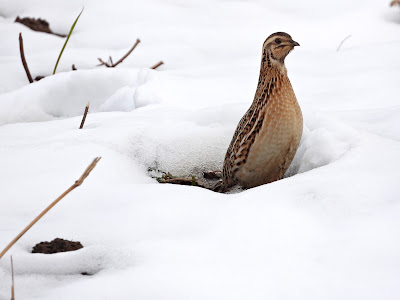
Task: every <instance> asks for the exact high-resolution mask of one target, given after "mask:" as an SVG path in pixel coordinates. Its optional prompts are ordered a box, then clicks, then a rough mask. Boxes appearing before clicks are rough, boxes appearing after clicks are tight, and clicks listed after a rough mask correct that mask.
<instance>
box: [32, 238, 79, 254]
mask: <svg viewBox="0 0 400 300" xmlns="http://www.w3.org/2000/svg"><path fill="white" fill-rule="evenodd" d="M82 248H83V246H82V244H81V243H80V242H73V241H68V240H64V239H60V238H56V239H54V240H52V241H51V242H40V243H38V244H36V245H35V246H34V247H33V249H32V253H43V254H54V253H59V252H68V251H75V250H79V249H82Z"/></svg>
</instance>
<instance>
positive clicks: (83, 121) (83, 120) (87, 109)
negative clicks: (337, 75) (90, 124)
mask: <svg viewBox="0 0 400 300" xmlns="http://www.w3.org/2000/svg"><path fill="white" fill-rule="evenodd" d="M89 105H90V102H88V104H87V105H86V107H85V112H84V113H83V118H82V122H81V126H79V129H82V128H83V125H84V124H85V120H86V116H87V114H88V111H89Z"/></svg>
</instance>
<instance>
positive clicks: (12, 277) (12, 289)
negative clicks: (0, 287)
mask: <svg viewBox="0 0 400 300" xmlns="http://www.w3.org/2000/svg"><path fill="white" fill-rule="evenodd" d="M11 300H15V291H14V263H13V259H12V255H11Z"/></svg>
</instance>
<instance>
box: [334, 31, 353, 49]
mask: <svg viewBox="0 0 400 300" xmlns="http://www.w3.org/2000/svg"><path fill="white" fill-rule="evenodd" d="M349 38H351V34H350V35H348V36H346V37H345V38H344V39H343V40H342V41H341V42H340V44H339V46H338V47H337V49H336V52H338V51H339V50H340V48H341V47H342V45H343V44H344V42H345V41H347V40H348V39H349Z"/></svg>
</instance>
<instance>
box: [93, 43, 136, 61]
mask: <svg viewBox="0 0 400 300" xmlns="http://www.w3.org/2000/svg"><path fill="white" fill-rule="evenodd" d="M139 43H140V40H139V39H137V40H136V42H135V44H134V45H133V46H132V48H131V49H129V51H128V52H127V53H126V54H125V55H124V56H122V57H121V58H120V59H119V60H118V61H117V62H116V63H115V64H113V61H112V58H111V56H110V63H106V62H104V61H103V60H102V59H101V58H98V60H99V61H100V65H105V66H106V67H107V68H115V67H116V66H118V65H119V64H120V63H122V62H123V61H124V59H125V58H127V57H128V56H129V55H130V54H131V53H132V51H133V50H135V48H136V46H137V45H138V44H139Z"/></svg>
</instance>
